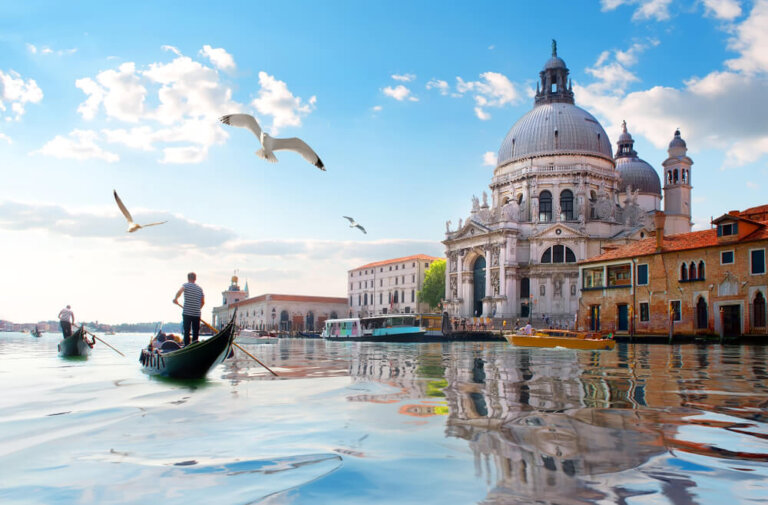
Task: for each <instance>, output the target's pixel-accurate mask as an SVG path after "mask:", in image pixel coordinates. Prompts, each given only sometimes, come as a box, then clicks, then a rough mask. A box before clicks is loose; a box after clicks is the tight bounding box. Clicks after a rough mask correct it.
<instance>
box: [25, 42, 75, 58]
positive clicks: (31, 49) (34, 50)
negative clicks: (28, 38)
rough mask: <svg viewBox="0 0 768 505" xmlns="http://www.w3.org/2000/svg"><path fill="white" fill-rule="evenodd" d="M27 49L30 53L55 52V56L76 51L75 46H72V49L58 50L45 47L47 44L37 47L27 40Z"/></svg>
mask: <svg viewBox="0 0 768 505" xmlns="http://www.w3.org/2000/svg"><path fill="white" fill-rule="evenodd" d="M27 50H28V51H29V52H30V53H32V54H38V53H40V54H55V55H57V56H63V55H67V54H75V53H76V52H77V49H76V48H72V49H59V50H53V49H51V48H50V47H47V46H42V47H39V48H38V47H37V46H36V45H34V44H30V43H29V42H27Z"/></svg>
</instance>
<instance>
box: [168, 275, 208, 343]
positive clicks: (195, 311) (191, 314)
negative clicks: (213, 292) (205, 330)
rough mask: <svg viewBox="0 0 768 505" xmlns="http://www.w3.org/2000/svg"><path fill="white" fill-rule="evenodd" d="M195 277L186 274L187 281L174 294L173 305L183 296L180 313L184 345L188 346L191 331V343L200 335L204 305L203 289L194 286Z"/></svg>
mask: <svg viewBox="0 0 768 505" xmlns="http://www.w3.org/2000/svg"><path fill="white" fill-rule="evenodd" d="M196 280H197V275H195V273H194V272H190V273H188V274H187V281H188V282H185V283H184V284H183V285H182V286H181V288H179V290H178V291H177V292H176V297H175V298H174V299H173V303H175V304H176V305H180V304H179V297H180V296H181V295H182V293H183V294H184V306H183V310H182V311H181V313H182V316H183V319H184V345H189V342H190V340H189V332H190V330H191V331H192V342H197V337H198V336H199V335H200V316H201V309H202V308H203V305H205V294H204V293H203V289H202V288H201V287H200V286H198V285H197V284H195V281H196Z"/></svg>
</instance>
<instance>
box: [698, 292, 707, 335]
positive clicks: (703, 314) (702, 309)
mask: <svg viewBox="0 0 768 505" xmlns="http://www.w3.org/2000/svg"><path fill="white" fill-rule="evenodd" d="M707 324H708V317H707V301H706V300H705V299H704V297H703V296H700V297H699V301H698V302H696V328H698V329H700V330H704V329H706V328H707Z"/></svg>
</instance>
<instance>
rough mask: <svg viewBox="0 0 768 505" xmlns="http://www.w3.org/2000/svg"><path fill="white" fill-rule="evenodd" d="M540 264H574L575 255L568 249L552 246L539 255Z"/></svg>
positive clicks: (562, 246)
mask: <svg viewBox="0 0 768 505" xmlns="http://www.w3.org/2000/svg"><path fill="white" fill-rule="evenodd" d="M541 262H542V263H576V255H575V254H573V251H572V250H571V248H570V247H565V246H564V245H553V246H552V247H549V248H547V250H546V251H544V254H542V255H541Z"/></svg>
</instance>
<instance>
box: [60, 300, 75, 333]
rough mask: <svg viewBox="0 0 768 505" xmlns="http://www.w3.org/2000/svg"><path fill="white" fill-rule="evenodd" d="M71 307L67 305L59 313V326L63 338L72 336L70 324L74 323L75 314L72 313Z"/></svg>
mask: <svg viewBox="0 0 768 505" xmlns="http://www.w3.org/2000/svg"><path fill="white" fill-rule="evenodd" d="M71 309H72V307H70V306H69V305H67V306H66V307H64V308H63V309H61V311H59V326H61V333H62V335H63V336H64V338H67V337H70V336H72V323H74V322H75V314H74V313H72V310H71Z"/></svg>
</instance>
